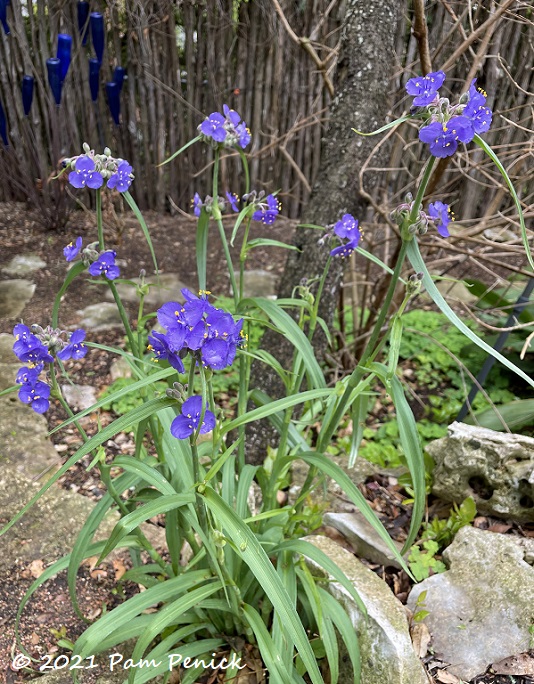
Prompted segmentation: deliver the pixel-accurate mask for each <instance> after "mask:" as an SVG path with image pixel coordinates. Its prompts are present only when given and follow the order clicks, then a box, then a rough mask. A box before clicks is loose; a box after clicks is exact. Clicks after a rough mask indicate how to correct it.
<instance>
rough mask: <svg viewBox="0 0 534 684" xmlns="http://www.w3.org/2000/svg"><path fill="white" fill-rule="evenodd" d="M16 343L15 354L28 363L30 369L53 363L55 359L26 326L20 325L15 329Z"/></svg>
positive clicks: (14, 346)
mask: <svg viewBox="0 0 534 684" xmlns="http://www.w3.org/2000/svg"><path fill="white" fill-rule="evenodd" d="M13 335H14V336H15V343H14V345H13V353H14V354H15V356H16V357H17V358H18V359H19V361H22V362H23V363H28V364H29V365H30V368H36V367H40V368H41V369H42V367H43V366H42V364H43V363H53V361H54V359H53V358H52V356H51V355H50V354H49V352H48V348H47V347H45V345H44V344H43V343H42V342H41V340H40V339H39V338H38V337H37V336H36V335H34V334H33V333H32V332H31V330H30V329H29V328H28V327H27V326H26V325H24V324H22V323H19V324H18V325H16V326H15V327H14V328H13Z"/></svg>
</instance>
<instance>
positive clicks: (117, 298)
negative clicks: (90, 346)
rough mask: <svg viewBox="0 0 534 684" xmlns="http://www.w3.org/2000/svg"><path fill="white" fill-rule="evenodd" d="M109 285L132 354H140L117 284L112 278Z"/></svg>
mask: <svg viewBox="0 0 534 684" xmlns="http://www.w3.org/2000/svg"><path fill="white" fill-rule="evenodd" d="M108 285H109V289H110V290H111V294H112V295H113V299H114V300H115V304H116V305H117V309H118V310H119V316H120V317H121V321H122V324H123V326H124V330H125V331H126V336H127V338H128V343H129V345H130V349H131V350H132V354H133V355H134V356H138V355H139V349H138V348H137V342H136V341H135V338H134V336H133V332H132V328H131V326H130V322H129V320H128V314H127V313H126V310H125V308H124V306H123V303H122V302H121V298H120V296H119V293H118V291H117V286H116V285H115V283H114V282H113V281H112V280H109V281H108Z"/></svg>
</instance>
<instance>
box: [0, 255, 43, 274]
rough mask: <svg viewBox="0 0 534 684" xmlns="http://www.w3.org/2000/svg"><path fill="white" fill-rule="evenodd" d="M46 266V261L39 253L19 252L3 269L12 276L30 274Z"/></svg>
mask: <svg viewBox="0 0 534 684" xmlns="http://www.w3.org/2000/svg"><path fill="white" fill-rule="evenodd" d="M45 266H46V261H43V260H42V259H41V257H40V256H38V255H37V254H17V255H16V256H14V257H13V258H12V259H11V261H10V262H9V264H8V265H7V266H4V268H3V269H2V271H3V272H4V273H7V274H8V275H11V276H21V275H30V274H31V273H33V272H34V271H39V270H40V269H41V268H44V267H45Z"/></svg>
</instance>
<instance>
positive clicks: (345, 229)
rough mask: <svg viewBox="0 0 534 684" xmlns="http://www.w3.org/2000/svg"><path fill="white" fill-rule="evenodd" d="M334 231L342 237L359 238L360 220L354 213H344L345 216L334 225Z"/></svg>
mask: <svg viewBox="0 0 534 684" xmlns="http://www.w3.org/2000/svg"><path fill="white" fill-rule="evenodd" d="M334 233H335V234H336V235H337V236H338V237H340V238H347V239H348V240H355V239H357V240H359V239H360V231H359V229H358V220H357V219H355V218H354V216H352V214H344V215H343V217H342V218H341V219H340V220H339V221H338V222H337V223H336V224H335V225H334Z"/></svg>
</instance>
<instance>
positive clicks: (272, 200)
mask: <svg viewBox="0 0 534 684" xmlns="http://www.w3.org/2000/svg"><path fill="white" fill-rule="evenodd" d="M257 206H258V209H257V210H256V211H255V212H254V213H253V214H252V220H253V221H261V222H262V223H264V224H265V225H266V226H271V225H272V224H273V223H274V222H275V220H276V217H277V216H278V214H279V213H280V209H281V208H282V205H281V204H280V202H279V201H278V200H277V199H276V197H275V196H274V195H267V197H266V198H265V201H262V202H260V203H258V204H257Z"/></svg>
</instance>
